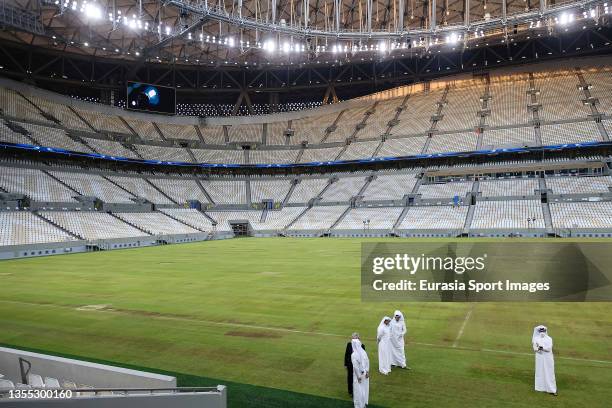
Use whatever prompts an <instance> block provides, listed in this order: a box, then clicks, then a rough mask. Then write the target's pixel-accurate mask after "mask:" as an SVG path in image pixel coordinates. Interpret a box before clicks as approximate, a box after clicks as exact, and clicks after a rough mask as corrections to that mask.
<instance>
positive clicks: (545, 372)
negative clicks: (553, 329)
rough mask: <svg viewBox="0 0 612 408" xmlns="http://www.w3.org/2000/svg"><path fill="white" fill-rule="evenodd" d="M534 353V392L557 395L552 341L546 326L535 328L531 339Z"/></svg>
mask: <svg viewBox="0 0 612 408" xmlns="http://www.w3.org/2000/svg"><path fill="white" fill-rule="evenodd" d="M531 343H532V345H533V351H534V352H535V390H536V391H541V392H547V393H549V394H553V395H557V381H556V380H555V359H554V357H553V341H552V339H551V338H550V336H549V335H548V329H547V328H546V326H542V325H540V326H536V327H535V328H534V329H533V336H532V338H531Z"/></svg>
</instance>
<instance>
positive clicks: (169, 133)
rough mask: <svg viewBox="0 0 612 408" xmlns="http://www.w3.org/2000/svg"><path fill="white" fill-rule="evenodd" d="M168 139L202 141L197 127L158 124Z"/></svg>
mask: <svg viewBox="0 0 612 408" xmlns="http://www.w3.org/2000/svg"><path fill="white" fill-rule="evenodd" d="M156 124H157V127H158V128H159V130H160V131H161V133H162V134H163V135H164V137H165V138H166V139H185V140H200V138H198V133H197V132H196V129H195V126H191V125H168V124H163V123H156Z"/></svg>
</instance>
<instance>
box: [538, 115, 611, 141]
mask: <svg viewBox="0 0 612 408" xmlns="http://www.w3.org/2000/svg"><path fill="white" fill-rule="evenodd" d="M540 131H541V132H542V144H543V145H545V146H546V145H558V144H565V143H580V142H597V141H601V135H600V134H599V129H597V125H596V124H595V122H593V121H588V122H577V123H561V124H556V125H543V126H541V127H540Z"/></svg>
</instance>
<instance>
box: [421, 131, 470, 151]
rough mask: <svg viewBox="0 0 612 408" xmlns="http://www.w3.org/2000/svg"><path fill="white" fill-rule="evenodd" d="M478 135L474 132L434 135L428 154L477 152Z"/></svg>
mask: <svg viewBox="0 0 612 408" xmlns="http://www.w3.org/2000/svg"><path fill="white" fill-rule="evenodd" d="M477 141H478V135H477V134H476V133H473V132H463V133H452V134H443V135H434V136H433V137H432V138H431V142H430V143H429V148H428V149H427V153H444V152H469V151H472V150H476V143H477Z"/></svg>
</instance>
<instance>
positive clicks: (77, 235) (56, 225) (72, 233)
mask: <svg viewBox="0 0 612 408" xmlns="http://www.w3.org/2000/svg"><path fill="white" fill-rule="evenodd" d="M32 214H34V215H35V216H36V217H38V218H40V219H41V220H43V221H44V222H46V223H48V224H51V225H53V226H54V227H55V228H57V229H59V230H62V231H64V232H65V233H66V234H68V235H70V236H71V237H74V238H76V239H81V240H85V238H83V237H82V236H80V235H79V234H77V233H74V232H72V231H70V230H68V229H66V228H64V227H62V226H61V225H59V224H57V223H55V222H53V221H51V220H50V219H48V218H46V217H45V216H44V215H42V214H39V213H38V211H32Z"/></svg>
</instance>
